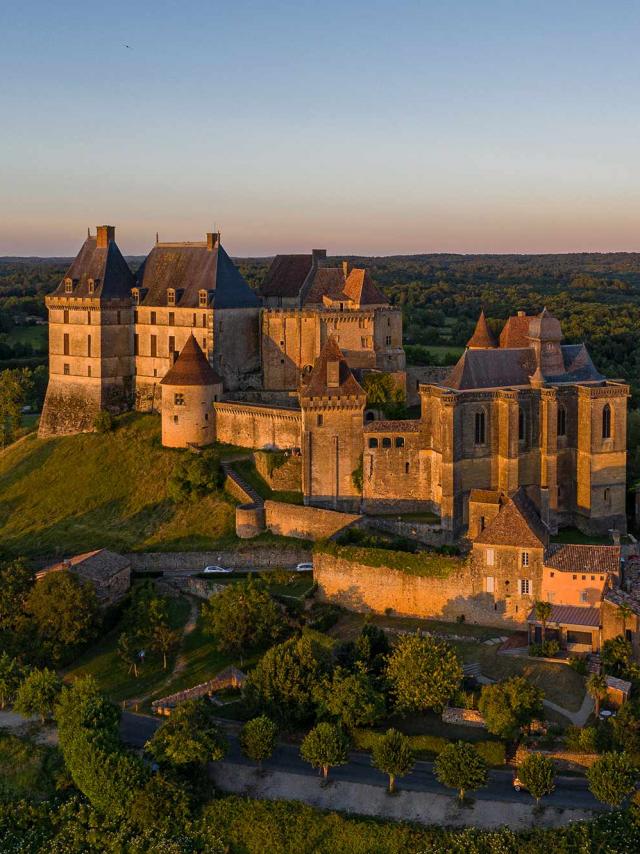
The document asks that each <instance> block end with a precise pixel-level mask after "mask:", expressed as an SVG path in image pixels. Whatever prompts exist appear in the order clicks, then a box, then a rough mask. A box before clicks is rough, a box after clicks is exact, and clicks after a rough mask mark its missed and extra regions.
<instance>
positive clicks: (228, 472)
mask: <svg viewBox="0 0 640 854" xmlns="http://www.w3.org/2000/svg"><path fill="white" fill-rule="evenodd" d="M221 466H222V470H223V472H224V473H225V476H226V477H228V478H229V480H230V481H231V482H232V483H234V484H235V485H236V486H237V487H238V489H239V490H242V492H245V493H246V494H247V495H248V496H249V497H250V498H251V503H252V504H255V505H256V506H257V507H263V506H264V499H263V498H262V497H261V496H260V495H258V493H257V492H256V490H255V489H254V488H253V487H252V486H251V484H249V483H247V481H246V480H245V479H244V478H242V477H240V475H239V474H238V472H237V471H236V470H235V469H234V468H233V465H232V464H231V463H230V462H223V463H221Z"/></svg>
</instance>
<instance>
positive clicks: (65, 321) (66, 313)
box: [62, 308, 69, 323]
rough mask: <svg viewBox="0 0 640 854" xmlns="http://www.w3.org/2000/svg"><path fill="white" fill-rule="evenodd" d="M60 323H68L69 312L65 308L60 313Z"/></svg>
mask: <svg viewBox="0 0 640 854" xmlns="http://www.w3.org/2000/svg"><path fill="white" fill-rule="evenodd" d="M62 322H63V323H69V310H68V309H66V308H65V310H64V311H63V312H62Z"/></svg>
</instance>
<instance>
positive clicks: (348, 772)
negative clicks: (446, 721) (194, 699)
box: [121, 712, 603, 809]
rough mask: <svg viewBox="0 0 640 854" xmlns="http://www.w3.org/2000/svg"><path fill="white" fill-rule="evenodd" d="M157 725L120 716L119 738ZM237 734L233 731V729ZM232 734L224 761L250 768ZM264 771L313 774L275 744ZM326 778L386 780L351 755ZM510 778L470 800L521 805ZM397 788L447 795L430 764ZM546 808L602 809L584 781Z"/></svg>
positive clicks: (569, 780)
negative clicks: (497, 801)
mask: <svg viewBox="0 0 640 854" xmlns="http://www.w3.org/2000/svg"><path fill="white" fill-rule="evenodd" d="M160 723H161V721H159V720H157V719H156V718H151V717H148V716H146V715H135V714H132V713H131V712H125V713H124V714H123V715H122V723H121V734H122V738H123V740H124V741H125V742H126V743H127V744H130V745H132V746H134V747H142V746H143V744H144V743H145V741H146V740H147V739H148V738H150V737H151V736H152V735H153V733H154V732H155V731H156V729H157V728H158V726H159V725H160ZM233 730H236V731H237V727H233ZM233 730H231V731H229V732H228V735H229V742H230V750H229V754H228V756H227V760H228V761H231V762H235V763H237V764H239V765H251V764H252V763H251V762H249V761H248V760H247V759H245V757H244V756H242V753H241V752H240V747H239V744H238V739H237V736H236V735H235V734H234V732H233ZM264 767H265V769H271V770H274V771H286V772H288V773H291V774H302V775H304V776H305V777H309V776H311V775H314V774H316V773H317V772H315V771H313V770H312V769H311V768H310V767H309V765H307V763H306V762H303V761H302V759H300V755H299V749H298V747H297V746H296V745H291V744H279V745H278V747H277V749H276V751H275V753H274V754H273V756H272V758H271V759H270V760H268V761H267V762H265V763H264ZM330 776H331V777H332V778H333V779H334V780H344V781H345V782H352V783H368V784H369V785H374V786H383V785H385V780H386V778H385V777H384V775H382V774H381V773H380V772H379V771H377V770H376V769H375V768H373V767H372V766H371V760H370V758H369V756H368V755H367V754H365V753H356V752H353V753H352V754H351V756H350V760H349V763H348V764H347V765H342V766H340V767H338V768H332V769H331V771H330ZM512 779H513V775H512V772H511V771H510V770H493V771H490V772H489V785H488V786H487V787H486V788H484V789H479V790H478V791H477V792H474V797H475V798H477V799H478V800H479V801H480V800H492V801H495V800H499V801H515V802H519V803H521V802H522V801H523V799H524V800H528V799H529V798H530V796H529V795H528V794H526V793H518V792H515V791H514V789H513V785H512ZM398 787H399V788H402V789H409V790H413V791H418V792H433V793H436V794H440V795H441V794H443V793H448V794H451V790H450V789H445V788H444V787H443V786H441V785H440V783H438V781H437V780H436V778H435V776H434V774H433V763H432V762H416V765H415V769H414V770H413V772H412V773H411V774H409V775H408V776H407V777H403V778H402V779H401V780H399V781H398ZM544 803H545V804H548V805H549V806H555V807H560V808H571V807H573V808H575V809H602V808H603V807H602V805H601V804H599V803H598V801H596V799H595V798H594V797H593V795H592V794H591V792H590V791H589V789H588V787H587V781H586V779H585V778H584V777H560V776H558V777H556V790H555V792H554V793H553V794H552V795H549V796H548V797H546V798H545V799H544Z"/></svg>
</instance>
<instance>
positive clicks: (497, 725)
mask: <svg viewBox="0 0 640 854" xmlns="http://www.w3.org/2000/svg"><path fill="white" fill-rule="evenodd" d="M543 699H544V693H543V692H542V691H541V690H540V689H539V688H537V687H536V686H535V685H532V684H531V682H529V681H528V680H527V679H525V678H524V676H513V677H511V679H506V680H505V681H504V682H498V683H496V684H495V685H485V686H483V688H482V692H481V694H480V701H479V703H478V708H479V710H480V714H481V715H482V716H483V717H484V719H485V721H486V724H487V729H488V730H489V732H491V733H493V734H494V735H498V736H500V737H501V738H513V737H514V736H515V735H516V734H517V732H518V731H519V729H520V728H521V727H523V726H526V725H528V724H530V723H531V721H532V720H533V719H534V717H536V716H538V715H541V714H542V710H543V706H542V701H543Z"/></svg>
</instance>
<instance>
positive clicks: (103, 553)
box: [36, 549, 130, 581]
mask: <svg viewBox="0 0 640 854" xmlns="http://www.w3.org/2000/svg"><path fill="white" fill-rule="evenodd" d="M128 566H130V561H129V560H128V558H126V557H123V556H122V555H119V554H117V553H116V552H110V551H109V550H108V549H96V550H95V551H92V552H84V553H83V554H79V555H74V556H73V557H70V558H67V559H66V560H63V561H60V563H55V564H53V565H52V566H47V567H45V569H42V570H40V572H38V573H36V578H42V577H43V576H45V575H48V574H49V573H50V572H61V571H63V570H65V569H66V570H73V571H74V572H77V573H78V575H81V576H82V577H83V578H87V579H90V580H91V581H105V580H106V579H108V578H110V577H111V576H112V575H116V574H117V573H118V572H121V571H122V570H123V569H126V568H127V567H128Z"/></svg>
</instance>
